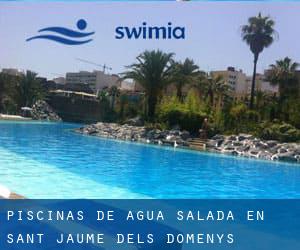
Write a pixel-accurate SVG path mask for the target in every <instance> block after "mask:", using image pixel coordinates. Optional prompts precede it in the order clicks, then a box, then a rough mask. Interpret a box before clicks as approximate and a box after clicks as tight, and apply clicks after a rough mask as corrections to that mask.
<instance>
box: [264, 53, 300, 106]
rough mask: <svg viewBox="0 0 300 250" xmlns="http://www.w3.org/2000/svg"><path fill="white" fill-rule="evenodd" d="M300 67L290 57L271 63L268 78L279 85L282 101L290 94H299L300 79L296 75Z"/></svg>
mask: <svg viewBox="0 0 300 250" xmlns="http://www.w3.org/2000/svg"><path fill="white" fill-rule="evenodd" d="M298 67H299V64H298V63H297V62H293V61H292V59H290V58H289V57H285V58H284V59H282V60H278V61H276V63H275V64H271V65H270V69H269V71H268V76H267V78H268V80H269V81H270V82H271V84H273V85H275V86H276V85H277V86H278V89H279V97H280V98H279V99H280V101H282V100H283V99H284V98H286V97H288V96H289V95H298V94H299V81H298V78H297V75H296V70H297V68H298Z"/></svg>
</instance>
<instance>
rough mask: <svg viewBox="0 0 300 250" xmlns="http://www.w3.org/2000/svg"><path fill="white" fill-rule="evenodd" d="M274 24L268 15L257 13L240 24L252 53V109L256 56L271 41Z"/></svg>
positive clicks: (251, 104)
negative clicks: (246, 21)
mask: <svg viewBox="0 0 300 250" xmlns="http://www.w3.org/2000/svg"><path fill="white" fill-rule="evenodd" d="M274 25H275V22H274V21H273V20H272V19H270V17H267V16H266V17H264V16H262V15H261V13H259V14H258V16H254V17H250V18H249V19H248V24H246V25H243V26H242V39H243V41H245V42H246V43H247V44H248V45H249V47H250V50H251V52H252V53H253V55H254V67H253V76H252V85H251V97H250V109H253V104H254V94H255V93H254V92H255V80H256V66H257V61H258V57H259V54H260V53H261V52H262V51H263V50H264V48H267V47H269V46H270V45H271V44H272V43H273V41H274V37H275V31H274Z"/></svg>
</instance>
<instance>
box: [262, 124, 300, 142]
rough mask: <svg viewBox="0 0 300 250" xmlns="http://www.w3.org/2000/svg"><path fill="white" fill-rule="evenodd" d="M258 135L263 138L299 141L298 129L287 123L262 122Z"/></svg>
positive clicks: (299, 133) (299, 132) (299, 131)
mask: <svg viewBox="0 0 300 250" xmlns="http://www.w3.org/2000/svg"><path fill="white" fill-rule="evenodd" d="M258 135H259V136H260V137H261V138H262V139H265V140H278V141H280V142H297V141H300V130H299V129H297V128H295V127H294V126H292V125H291V124H288V123H263V124H262V125H261V130H260V131H259V134H258Z"/></svg>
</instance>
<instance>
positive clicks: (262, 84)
mask: <svg viewBox="0 0 300 250" xmlns="http://www.w3.org/2000/svg"><path fill="white" fill-rule="evenodd" d="M246 82H247V94H248V95H250V93H251V86H252V76H248V77H247V80H246ZM255 90H256V91H261V92H264V93H266V94H270V95H273V94H275V93H278V86H274V85H272V84H271V83H270V82H268V81H267V80H266V77H265V74H264V75H263V74H256V78H255Z"/></svg>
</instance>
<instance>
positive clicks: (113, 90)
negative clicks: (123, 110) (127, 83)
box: [108, 86, 120, 110]
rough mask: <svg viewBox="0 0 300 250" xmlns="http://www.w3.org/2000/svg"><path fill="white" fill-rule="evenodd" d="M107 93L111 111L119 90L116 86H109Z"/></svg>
mask: <svg viewBox="0 0 300 250" xmlns="http://www.w3.org/2000/svg"><path fill="white" fill-rule="evenodd" d="M108 93H109V95H110V97H111V109H112V110H113V109H114V108H115V102H116V97H118V96H119V95H120V90H119V88H118V87H117V86H111V87H110V89H109V90H108Z"/></svg>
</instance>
